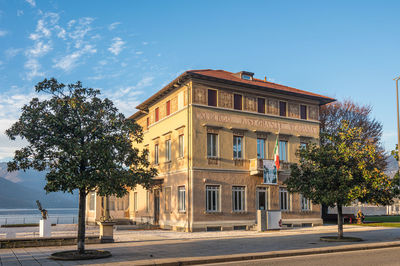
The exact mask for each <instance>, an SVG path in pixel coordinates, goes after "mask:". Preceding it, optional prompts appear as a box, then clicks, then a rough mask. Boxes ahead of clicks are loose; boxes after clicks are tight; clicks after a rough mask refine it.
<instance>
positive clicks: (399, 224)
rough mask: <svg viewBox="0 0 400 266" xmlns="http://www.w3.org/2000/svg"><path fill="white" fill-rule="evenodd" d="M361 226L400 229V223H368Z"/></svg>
mask: <svg viewBox="0 0 400 266" xmlns="http://www.w3.org/2000/svg"><path fill="white" fill-rule="evenodd" d="M357 225H360V226H373V227H378V226H383V227H400V223H366V224H357Z"/></svg>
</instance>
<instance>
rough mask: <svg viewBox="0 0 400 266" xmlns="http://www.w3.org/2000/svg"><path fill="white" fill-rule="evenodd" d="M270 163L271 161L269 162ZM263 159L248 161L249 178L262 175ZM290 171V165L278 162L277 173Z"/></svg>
mask: <svg viewBox="0 0 400 266" xmlns="http://www.w3.org/2000/svg"><path fill="white" fill-rule="evenodd" d="M269 161H271V160H269ZM263 169H264V168H263V159H250V166H249V170H250V175H251V176H262V175H263ZM289 170H290V163H288V162H283V161H281V162H280V168H279V172H282V171H285V172H286V171H289Z"/></svg>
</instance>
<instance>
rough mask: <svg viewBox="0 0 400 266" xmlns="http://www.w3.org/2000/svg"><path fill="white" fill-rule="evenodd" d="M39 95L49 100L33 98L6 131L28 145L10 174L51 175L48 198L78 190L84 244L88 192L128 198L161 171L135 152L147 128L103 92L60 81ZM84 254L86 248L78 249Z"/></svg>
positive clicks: (44, 85)
mask: <svg viewBox="0 0 400 266" xmlns="http://www.w3.org/2000/svg"><path fill="white" fill-rule="evenodd" d="M35 90H36V92H38V93H47V94H48V97H47V98H45V99H44V100H40V99H39V98H33V99H32V100H31V101H30V103H29V104H26V105H25V106H24V107H23V108H22V114H21V116H20V117H19V119H18V121H17V122H16V123H14V124H13V125H12V126H11V128H10V129H8V130H7V131H6V134H7V135H8V137H10V138H11V139H12V140H15V139H16V137H17V136H19V137H21V138H23V139H26V140H27V142H28V145H27V146H26V147H23V148H21V149H20V150H17V151H16V152H15V156H14V158H13V160H12V161H11V162H9V163H8V170H9V171H14V170H19V169H23V170H25V169H29V168H33V169H36V170H39V171H43V170H47V171H48V173H47V174H46V180H47V184H46V186H45V190H46V191H47V192H52V191H64V192H70V193H72V192H73V191H74V190H76V189H77V190H78V191H79V194H80V198H79V201H80V202H79V219H80V221H79V230H78V238H80V239H81V238H82V232H81V231H80V230H83V235H84V216H85V197H86V195H87V193H88V192H90V191H91V190H95V191H96V192H97V193H98V194H99V195H101V196H105V195H116V196H122V195H124V194H126V193H127V188H129V187H130V188H134V187H135V186H136V185H137V184H141V185H143V186H145V187H149V186H150V185H151V178H152V177H153V176H155V175H156V174H157V171H156V169H154V168H150V167H149V162H148V151H147V150H143V151H140V150H139V149H137V148H133V144H134V142H141V141H142V140H143V133H142V128H141V127H140V126H139V125H138V124H137V123H135V122H134V121H132V120H126V119H125V116H124V115H123V114H121V113H119V112H118V109H117V108H116V107H115V106H114V104H113V103H112V101H111V100H109V99H107V98H105V99H101V98H99V97H98V96H99V94H100V91H99V90H95V89H91V88H83V87H82V84H81V82H79V81H78V82H76V83H74V84H69V85H65V84H63V83H59V82H58V81H57V80H56V79H54V78H52V79H49V80H47V79H45V80H43V81H42V82H39V83H38V84H37V85H36V86H35ZM82 216H83V223H82ZM82 226H83V229H82V228H81V227H82ZM79 232H81V233H79ZM83 239H84V236H83ZM81 240H82V239H81ZM82 241H83V240H82ZM81 244H82V243H81ZM82 245H83V244H82ZM78 249H80V251H83V249H84V247H80V246H79V244H78Z"/></svg>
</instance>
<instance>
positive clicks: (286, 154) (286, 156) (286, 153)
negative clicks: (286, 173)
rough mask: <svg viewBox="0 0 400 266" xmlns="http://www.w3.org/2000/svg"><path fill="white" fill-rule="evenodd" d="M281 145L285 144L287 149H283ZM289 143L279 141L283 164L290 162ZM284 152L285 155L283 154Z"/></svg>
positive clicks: (280, 156)
mask: <svg viewBox="0 0 400 266" xmlns="http://www.w3.org/2000/svg"><path fill="white" fill-rule="evenodd" d="M281 143H285V149H282V145H281ZM288 146H289V142H288V141H286V140H279V160H280V161H282V162H287V161H288V150H289V147H288ZM283 151H284V152H285V153H283ZM283 154H285V158H283Z"/></svg>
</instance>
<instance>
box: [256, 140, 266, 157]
mask: <svg viewBox="0 0 400 266" xmlns="http://www.w3.org/2000/svg"><path fill="white" fill-rule="evenodd" d="M259 141H262V149H263V151H262V155H261V156H259V153H258V146H259ZM265 144H266V141H265V139H264V138H257V159H266V157H267V156H266V152H265V151H266V149H265Z"/></svg>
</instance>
